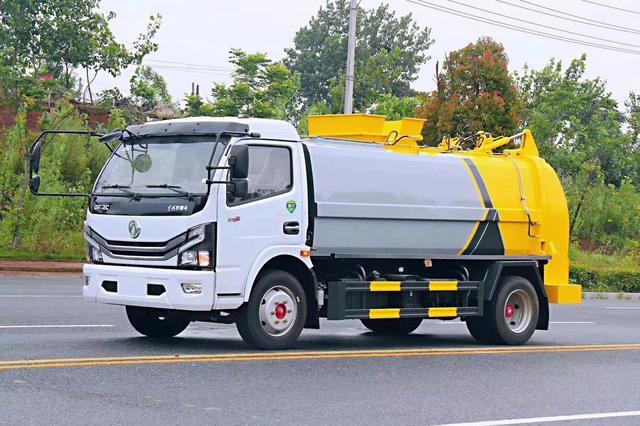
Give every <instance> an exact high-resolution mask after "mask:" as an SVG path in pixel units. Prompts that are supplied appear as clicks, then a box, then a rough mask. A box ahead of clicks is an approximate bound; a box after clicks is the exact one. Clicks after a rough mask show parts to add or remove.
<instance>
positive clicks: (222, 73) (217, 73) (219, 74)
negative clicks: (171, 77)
mask: <svg viewBox="0 0 640 426" xmlns="http://www.w3.org/2000/svg"><path fill="white" fill-rule="evenodd" d="M145 65H147V66H148V67H151V68H153V69H159V70H167V71H180V72H189V73H193V74H205V75H210V76H227V75H229V73H226V72H216V71H207V70H203V69H197V68H196V69H192V68H187V67H172V66H162V65H155V64H145Z"/></svg>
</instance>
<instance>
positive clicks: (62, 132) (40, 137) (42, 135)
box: [29, 130, 103, 198]
mask: <svg viewBox="0 0 640 426" xmlns="http://www.w3.org/2000/svg"><path fill="white" fill-rule="evenodd" d="M65 134H66V135H87V136H89V137H101V136H103V135H102V134H101V133H97V132H94V131H93V130H45V131H43V132H40V134H39V135H38V137H37V138H36V140H35V141H33V143H32V144H31V146H30V147H29V182H31V181H32V180H33V178H34V175H33V167H32V164H31V160H32V158H33V154H34V150H35V148H36V146H37V145H38V144H41V143H42V140H43V138H45V137H46V136H48V135H65ZM40 149H42V146H40ZM36 176H38V175H36ZM29 189H30V191H31V193H32V194H33V195H39V196H49V197H87V198H91V194H80V193H74V194H56V193H49V192H33V190H32V189H31V188H29Z"/></svg>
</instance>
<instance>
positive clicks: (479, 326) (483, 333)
mask: <svg viewBox="0 0 640 426" xmlns="http://www.w3.org/2000/svg"><path fill="white" fill-rule="evenodd" d="M488 309H489V307H488V306H487V307H486V308H485V312H488ZM466 324H467V330H469V333H471V336H473V338H474V339H475V340H476V342H478V343H484V344H488V343H496V342H497V341H498V338H497V336H496V332H495V327H492V325H493V322H491V321H487V320H486V319H485V318H484V317H468V318H467V320H466Z"/></svg>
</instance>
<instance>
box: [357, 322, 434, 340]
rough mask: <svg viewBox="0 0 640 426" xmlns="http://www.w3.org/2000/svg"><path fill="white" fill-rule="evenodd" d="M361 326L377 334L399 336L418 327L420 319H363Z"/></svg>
mask: <svg viewBox="0 0 640 426" xmlns="http://www.w3.org/2000/svg"><path fill="white" fill-rule="evenodd" d="M361 321H362V324H363V325H364V326H365V327H367V328H368V329H369V330H371V331H373V332H374V333H377V334H385V335H389V336H394V335H395V336H401V335H405V334H409V333H411V332H412V331H414V330H415V329H416V328H418V327H419V326H420V323H422V318H400V319H363V320H361Z"/></svg>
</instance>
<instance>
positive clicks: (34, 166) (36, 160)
mask: <svg viewBox="0 0 640 426" xmlns="http://www.w3.org/2000/svg"><path fill="white" fill-rule="evenodd" d="M41 154H42V142H37V143H36V144H35V145H34V146H33V149H32V150H31V154H29V161H30V164H31V173H33V174H38V172H39V171H40V155H41Z"/></svg>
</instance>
